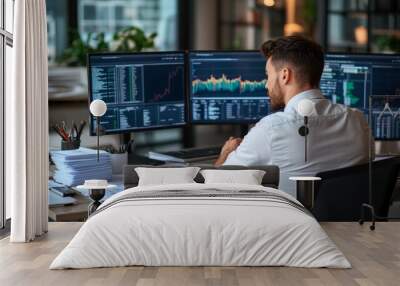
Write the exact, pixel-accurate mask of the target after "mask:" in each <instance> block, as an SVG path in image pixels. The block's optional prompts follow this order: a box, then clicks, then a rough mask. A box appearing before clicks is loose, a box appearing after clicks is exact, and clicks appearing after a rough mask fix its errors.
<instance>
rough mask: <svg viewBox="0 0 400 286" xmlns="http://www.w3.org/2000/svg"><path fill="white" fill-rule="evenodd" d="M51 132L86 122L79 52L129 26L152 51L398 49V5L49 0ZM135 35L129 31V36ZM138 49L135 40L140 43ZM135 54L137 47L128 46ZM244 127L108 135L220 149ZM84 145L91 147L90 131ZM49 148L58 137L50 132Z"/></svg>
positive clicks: (320, 0) (367, 0) (149, 145)
mask: <svg viewBox="0 0 400 286" xmlns="http://www.w3.org/2000/svg"><path fill="white" fill-rule="evenodd" d="M47 22H48V51H49V117H50V122H49V123H50V126H51V125H53V124H56V123H60V122H61V121H65V122H66V123H67V125H68V124H71V122H72V121H75V122H79V121H80V120H86V121H88V118H89V111H88V92H87V75H86V67H85V57H84V55H85V53H86V52H87V50H88V48H89V47H90V49H91V51H114V50H118V44H119V43H120V41H121V40H123V38H124V37H128V36H129V35H128V34H124V33H119V34H118V32H120V31H123V30H124V29H127V28H130V27H136V28H139V30H134V31H135V32H134V34H137V33H138V32H141V31H143V32H144V35H145V36H144V37H145V38H146V39H147V40H149V39H150V40H151V39H153V37H154V35H152V34H153V33H156V36H155V37H154V45H151V47H148V48H144V50H157V51H168V50H186V49H201V50H215V49H229V50H243V49H246V50H247V49H258V48H259V47H260V45H261V44H262V43H263V42H264V41H266V40H268V39H271V38H275V37H279V36H282V35H291V34H302V35H305V36H306V37H309V38H312V39H314V40H315V41H317V42H319V43H320V44H321V45H322V46H323V47H324V48H325V50H326V51H340V52H354V53H366V52H384V53H393V52H399V51H400V29H399V28H400V0H57V1H50V0H49V1H47ZM132 31H133V30H131V32H132ZM138 41H139V42H138V43H140V41H141V40H138ZM130 48H131V49H132V51H133V50H135V49H138V47H130ZM246 128H247V126H232V125H229V126H228V125H226V126H224V125H221V126H195V127H185V128H177V129H169V130H159V131H146V132H138V133H136V134H131V135H106V136H103V137H102V139H101V143H102V144H112V145H118V144H120V143H121V142H122V140H126V136H134V139H135V140H136V142H137V150H138V151H139V152H141V153H144V152H146V151H148V150H150V149H151V150H174V149H175V150H176V149H179V148H182V147H191V146H196V147H197V146H199V147H202V146H207V145H221V144H223V142H224V141H225V140H226V139H227V137H229V136H231V135H233V136H240V135H241V134H243V133H244V132H245V131H246ZM85 131H86V132H85V134H84V137H83V138H82V145H83V146H94V145H95V144H96V139H95V137H91V136H89V132H88V128H86V130H85ZM50 148H53V149H59V148H60V138H59V137H58V136H57V135H56V133H52V132H50Z"/></svg>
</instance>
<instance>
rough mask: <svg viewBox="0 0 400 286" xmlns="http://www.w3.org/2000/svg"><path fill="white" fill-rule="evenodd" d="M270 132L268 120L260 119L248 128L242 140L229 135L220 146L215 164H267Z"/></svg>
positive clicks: (269, 154) (269, 152)
mask: <svg viewBox="0 0 400 286" xmlns="http://www.w3.org/2000/svg"><path fill="white" fill-rule="evenodd" d="M271 133H272V131H271V128H270V126H269V124H268V121H266V120H262V121H260V122H258V123H257V124H256V126H254V127H253V128H251V129H250V131H249V133H247V135H246V136H245V137H244V138H243V140H240V138H236V139H234V138H232V137H231V138H230V140H228V141H227V142H226V143H225V145H224V148H222V150H221V154H220V156H219V158H218V160H217V161H216V162H215V163H214V164H215V166H221V165H224V164H228V165H243V166H250V165H256V164H267V163H268V162H269V160H270V158H271V143H270V140H271ZM231 140H235V141H231Z"/></svg>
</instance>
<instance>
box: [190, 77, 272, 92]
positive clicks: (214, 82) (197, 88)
mask: <svg viewBox="0 0 400 286" xmlns="http://www.w3.org/2000/svg"><path fill="white" fill-rule="evenodd" d="M265 84H266V80H265V79H263V80H244V79H242V76H237V77H233V78H228V77H227V76H226V75H225V74H222V75H221V76H220V77H215V76H214V75H211V76H210V77H209V78H207V79H205V80H201V79H195V80H193V81H192V93H193V94H194V95H195V94H201V93H210V92H211V93H213V92H227V93H232V94H244V93H253V92H259V91H265Z"/></svg>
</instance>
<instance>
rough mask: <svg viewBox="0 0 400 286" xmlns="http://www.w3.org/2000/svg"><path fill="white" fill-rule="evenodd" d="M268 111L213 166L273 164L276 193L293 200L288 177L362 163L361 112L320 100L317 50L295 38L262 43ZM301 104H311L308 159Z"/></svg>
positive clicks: (365, 130) (365, 138)
mask: <svg viewBox="0 0 400 286" xmlns="http://www.w3.org/2000/svg"><path fill="white" fill-rule="evenodd" d="M262 52H263V54H264V55H265V57H266V58H267V64H266V74H267V79H268V80H267V84H266V88H267V89H268V93H269V97H270V102H271V109H272V110H274V111H275V110H280V109H282V108H284V109H283V111H278V112H276V113H273V114H271V115H268V116H266V117H264V118H263V119H261V120H260V121H259V122H258V123H257V124H256V125H255V126H254V127H253V128H252V129H251V130H250V131H249V133H248V134H247V135H246V136H245V137H244V138H243V139H241V138H233V137H231V138H229V140H228V141H227V142H226V143H225V145H224V146H223V148H222V150H221V154H220V156H219V158H218V159H217V161H216V162H215V165H217V166H220V165H244V166H251V165H277V166H279V168H280V172H281V173H280V175H281V176H280V185H279V187H280V189H282V190H283V191H285V192H287V193H289V194H291V195H294V196H295V184H294V182H291V181H290V180H289V177H290V176H310V175H315V174H316V173H318V172H321V171H327V170H332V169H337V168H342V167H348V166H352V165H357V164H361V163H365V162H367V161H368V155H369V144H368V142H369V138H370V137H369V136H370V129H369V126H368V123H367V121H366V120H365V118H364V115H363V114H362V112H361V111H359V110H356V109H352V108H348V107H346V106H344V105H341V104H334V103H332V102H331V101H330V100H328V99H326V98H324V96H323V95H322V93H321V91H320V90H319V88H318V87H319V82H320V79H321V75H322V71H323V68H324V55H323V51H322V48H321V47H320V46H319V45H318V44H317V43H315V42H312V41H310V40H307V39H305V38H303V37H299V36H290V37H282V38H279V39H277V40H270V41H267V42H265V43H264V44H263V46H262ZM302 99H309V100H311V101H312V102H313V104H314V112H313V115H311V116H310V117H309V120H308V126H309V134H308V138H307V140H308V155H307V157H308V158H307V162H305V160H304V137H302V136H300V135H299V132H298V130H299V128H300V127H301V126H302V125H303V122H304V118H303V117H301V116H300V115H299V114H298V113H297V105H298V103H299V102H300V101H301V100H302Z"/></svg>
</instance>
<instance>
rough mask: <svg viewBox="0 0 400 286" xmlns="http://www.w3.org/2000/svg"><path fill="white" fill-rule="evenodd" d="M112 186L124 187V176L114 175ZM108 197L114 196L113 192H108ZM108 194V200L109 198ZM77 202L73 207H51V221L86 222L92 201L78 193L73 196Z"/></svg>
mask: <svg viewBox="0 0 400 286" xmlns="http://www.w3.org/2000/svg"><path fill="white" fill-rule="evenodd" d="M110 184H115V185H121V188H123V187H122V175H119V174H117V175H113V179H112V181H111V182H110ZM107 192H108V195H110V194H113V193H114V192H112V191H107ZM107 192H106V198H107ZM73 198H74V199H76V200H77V202H76V203H75V204H73V205H65V206H49V219H50V220H51V221H56V222H59V221H85V220H86V219H87V217H88V206H89V204H90V203H91V202H92V200H91V199H90V198H89V197H88V196H85V195H84V194H82V193H80V192H78V191H76V194H75V195H74V196H73Z"/></svg>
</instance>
